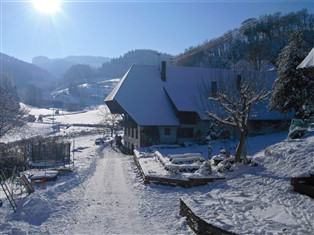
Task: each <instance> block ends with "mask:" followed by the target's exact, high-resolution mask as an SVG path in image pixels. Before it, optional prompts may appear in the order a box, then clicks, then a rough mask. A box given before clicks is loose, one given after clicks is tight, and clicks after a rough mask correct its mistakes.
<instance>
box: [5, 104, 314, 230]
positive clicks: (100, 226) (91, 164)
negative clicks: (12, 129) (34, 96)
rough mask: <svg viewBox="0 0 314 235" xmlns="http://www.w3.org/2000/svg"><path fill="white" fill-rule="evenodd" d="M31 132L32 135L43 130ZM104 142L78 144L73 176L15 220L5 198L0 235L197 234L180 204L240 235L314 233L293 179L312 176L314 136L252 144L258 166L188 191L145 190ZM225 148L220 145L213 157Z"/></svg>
mask: <svg viewBox="0 0 314 235" xmlns="http://www.w3.org/2000/svg"><path fill="white" fill-rule="evenodd" d="M32 112H35V111H34V110H32ZM94 112H95V110H94V111H89V112H86V113H85V114H84V115H86V116H84V120H85V123H90V122H92V121H93V120H94V119H95V118H97V117H95V116H96V115H95V114H94ZM89 114H90V115H89ZM77 115H81V114H77ZM69 116H70V115H69ZM76 118H77V117H75V115H73V120H74V121H75V122H76V121H77V119H76ZM74 121H73V122H74ZM95 122H96V121H95ZM69 123H72V121H71V120H69ZM32 125H33V126H32V128H31V130H33V128H34V127H35V126H36V125H43V124H39V123H38V124H37V123H33V124H32ZM48 126H49V125H48ZM41 127H42V126H41ZM49 128H51V126H49ZM49 128H47V129H45V128H37V134H40V133H41V131H42V134H47V133H50V129H49ZM71 128H72V127H71ZM71 128H68V129H67V130H65V131H64V132H65V134H69V133H71V131H72V130H71ZM75 131H78V132H79V131H80V130H75ZM99 136H100V134H94V135H84V136H78V137H75V149H76V151H75V155H74V159H75V161H74V166H75V171H74V172H72V173H65V174H63V175H60V176H58V179H57V180H56V181H54V182H47V183H45V184H38V185H34V187H35V192H34V193H32V194H30V195H29V196H27V197H25V198H23V199H21V200H20V201H19V202H18V206H19V209H18V211H17V212H16V213H13V210H12V209H11V208H10V206H9V203H8V202H7V200H6V199H5V197H4V195H3V193H2V194H1V193H0V198H1V199H2V201H3V206H2V207H1V208H0V231H1V232H0V233H1V234H193V232H192V230H191V229H190V228H189V227H188V225H187V223H186V221H185V218H182V217H181V216H180V215H179V199H180V198H182V199H183V200H184V201H185V202H186V203H187V204H188V205H189V206H190V207H191V208H193V210H194V211H195V213H196V214H197V215H199V216H200V217H201V218H203V219H204V220H206V221H208V222H210V223H213V224H215V225H217V226H221V227H223V228H225V229H228V230H231V231H234V232H236V233H239V234H314V220H313V218H314V203H313V199H311V198H309V197H307V196H304V195H300V194H298V193H295V192H293V190H292V188H291V186H290V177H291V176H293V175H299V174H303V173H306V172H308V171H311V170H314V158H313V153H314V135H313V132H310V133H308V134H307V136H306V137H304V138H302V139H300V140H286V136H287V133H278V134H273V135H269V136H259V137H254V138H249V145H248V152H249V155H250V156H252V157H254V158H255V159H256V160H257V161H258V162H259V163H260V164H259V166H257V167H251V166H244V165H241V164H239V165H237V167H236V168H237V169H236V171H234V172H230V173H226V177H227V180H226V181H217V182H215V183H213V184H209V185H206V186H202V187H196V188H190V189H184V188H179V187H175V188H172V187H166V186H157V185H153V184H151V185H144V184H143V183H142V179H141V178H140V176H139V173H138V171H137V169H136V167H135V165H134V163H133V159H132V157H130V156H125V155H123V154H121V153H119V152H117V151H115V148H114V147H113V148H112V147H110V146H109V145H103V146H99V145H95V143H94V141H95V139H96V138H98V137H99ZM8 139H10V138H8ZM71 141H73V138H71ZM221 145H222V143H220V142H216V143H215V144H214V148H213V154H217V153H218V151H219V148H220V147H221ZM265 148H267V151H265V150H264V149H265ZM164 151H169V153H170V152H171V153H175V152H181V153H182V152H203V153H204V154H206V151H207V150H206V146H190V147H186V148H179V149H172V150H164ZM165 153H167V152H165ZM0 192H1V191H0Z"/></svg>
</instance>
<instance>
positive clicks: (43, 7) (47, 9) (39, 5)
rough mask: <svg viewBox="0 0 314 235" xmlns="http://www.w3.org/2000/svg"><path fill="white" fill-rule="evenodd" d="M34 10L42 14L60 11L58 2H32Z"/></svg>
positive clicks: (39, 0)
mask: <svg viewBox="0 0 314 235" xmlns="http://www.w3.org/2000/svg"><path fill="white" fill-rule="evenodd" d="M32 2H33V5H34V7H35V9H36V10H37V11H39V12H42V13H47V14H51V13H56V12H59V11H60V0H32Z"/></svg>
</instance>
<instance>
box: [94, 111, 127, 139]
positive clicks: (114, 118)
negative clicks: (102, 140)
mask: <svg viewBox="0 0 314 235" xmlns="http://www.w3.org/2000/svg"><path fill="white" fill-rule="evenodd" d="M99 112H100V114H99V115H100V116H101V118H102V120H101V121H100V123H99V124H101V125H102V126H104V128H105V129H109V130H110V135H111V137H113V134H114V131H115V130H116V129H117V127H118V126H119V123H120V122H121V120H122V116H121V114H112V113H110V110H109V109H108V107H107V106H101V107H100V108H99Z"/></svg>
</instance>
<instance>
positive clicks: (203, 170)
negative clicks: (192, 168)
mask: <svg viewBox="0 0 314 235" xmlns="http://www.w3.org/2000/svg"><path fill="white" fill-rule="evenodd" d="M195 173H196V174H200V175H204V176H207V175H211V174H212V167H211V163H210V161H204V162H203V164H202V165H201V166H200V169H198V170H197V171H196V172H195Z"/></svg>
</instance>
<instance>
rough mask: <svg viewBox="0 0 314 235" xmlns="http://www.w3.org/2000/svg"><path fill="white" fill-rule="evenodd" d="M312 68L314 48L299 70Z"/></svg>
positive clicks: (313, 65) (313, 64)
mask: <svg viewBox="0 0 314 235" xmlns="http://www.w3.org/2000/svg"><path fill="white" fill-rule="evenodd" d="M310 67H314V47H313V49H312V50H311V51H310V53H309V54H308V55H307V57H305V59H304V60H303V61H302V62H301V64H299V66H298V67H297V69H306V68H310Z"/></svg>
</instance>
